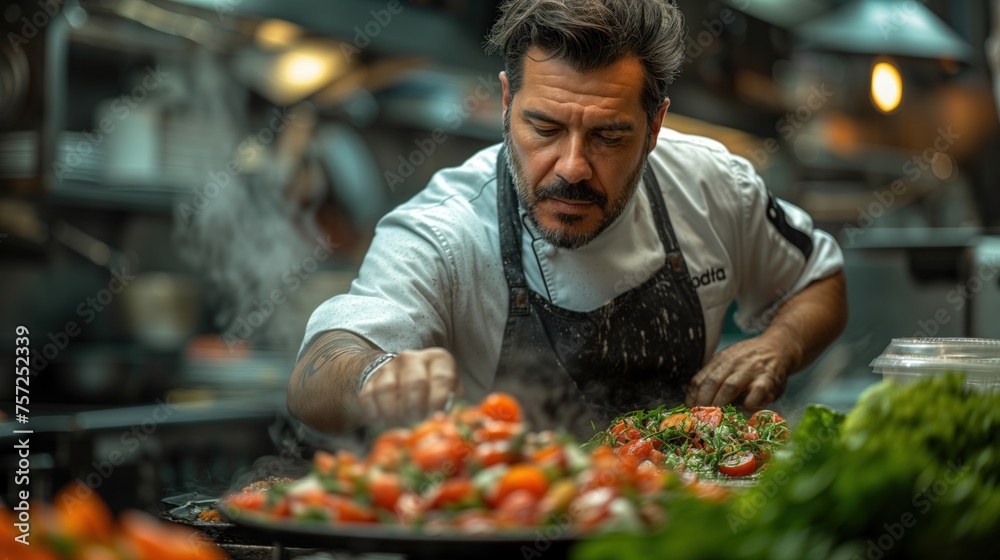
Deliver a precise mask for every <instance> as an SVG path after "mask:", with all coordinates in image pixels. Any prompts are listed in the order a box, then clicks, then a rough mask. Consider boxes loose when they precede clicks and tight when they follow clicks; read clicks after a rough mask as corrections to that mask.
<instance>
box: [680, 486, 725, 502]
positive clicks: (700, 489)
mask: <svg viewBox="0 0 1000 560" xmlns="http://www.w3.org/2000/svg"><path fill="white" fill-rule="evenodd" d="M689 488H690V489H691V491H692V492H693V493H694V495H695V496H698V497H699V498H702V499H704V500H708V501H710V502H723V501H725V500H726V498H728V497H729V496H730V495H731V494H730V492H729V490H727V489H726V488H724V487H723V486H721V485H719V484H705V483H704V482H695V483H694V484H691V485H690V486H689Z"/></svg>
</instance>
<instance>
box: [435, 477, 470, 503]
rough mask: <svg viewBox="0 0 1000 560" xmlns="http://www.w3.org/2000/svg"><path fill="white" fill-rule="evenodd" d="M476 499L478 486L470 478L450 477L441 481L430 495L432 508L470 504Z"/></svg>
mask: <svg viewBox="0 0 1000 560" xmlns="http://www.w3.org/2000/svg"><path fill="white" fill-rule="evenodd" d="M475 499H476V487H475V486H474V485H473V484H472V481H471V480H469V479H468V478H465V477H462V478H450V479H448V480H445V481H444V482H442V483H441V486H439V487H438V488H437V489H436V490H435V491H434V492H432V493H431V495H430V496H428V498H427V501H428V503H429V504H430V507H431V508H441V507H444V506H449V505H469V504H470V503H472V502H474V501H475Z"/></svg>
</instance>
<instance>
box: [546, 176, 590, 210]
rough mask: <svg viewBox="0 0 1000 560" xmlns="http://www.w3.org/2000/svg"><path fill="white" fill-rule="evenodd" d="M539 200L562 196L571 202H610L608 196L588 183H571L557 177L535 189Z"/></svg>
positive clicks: (561, 197)
mask: <svg viewBox="0 0 1000 560" xmlns="http://www.w3.org/2000/svg"><path fill="white" fill-rule="evenodd" d="M535 198H536V200H537V202H541V201H543V200H545V199H546V198H560V199H562V200H567V201H570V202H592V203H595V204H597V205H598V206H600V207H602V208H603V207H604V206H605V205H606V204H607V203H608V197H607V196H605V195H604V194H603V193H601V192H599V191H597V190H596V189H594V188H593V187H591V186H590V185H588V184H587V183H584V182H581V183H570V182H568V181H566V180H565V179H557V180H555V181H553V182H552V183H549V184H547V185H541V186H539V187H538V190H537V191H535Z"/></svg>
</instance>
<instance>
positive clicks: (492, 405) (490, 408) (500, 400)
mask: <svg viewBox="0 0 1000 560" xmlns="http://www.w3.org/2000/svg"><path fill="white" fill-rule="evenodd" d="M479 409H480V410H482V411H483V414H485V415H486V416H489V417H490V418H492V419H494V420H501V421H504V422H520V421H521V405H519V404H517V401H516V400H515V399H514V397H512V396H510V395H508V394H507V393H491V394H489V395H487V396H486V398H485V399H483V402H482V403H481V404H480V405H479Z"/></svg>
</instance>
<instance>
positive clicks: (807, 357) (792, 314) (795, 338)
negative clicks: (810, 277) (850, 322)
mask: <svg viewBox="0 0 1000 560" xmlns="http://www.w3.org/2000/svg"><path fill="white" fill-rule="evenodd" d="M845 285H846V283H845V280H844V273H843V272H838V273H837V274H835V275H833V276H830V277H828V278H824V279H822V280H817V281H815V282H813V283H812V284H810V285H809V286H807V287H806V288H805V289H804V290H802V291H801V292H799V293H798V294H796V295H795V296H794V297H792V298H791V299H789V300H788V301H786V302H785V303H784V304H782V306H781V307H780V308H779V309H778V312H777V313H776V314H775V317H774V319H773V320H772V321H771V324H770V326H768V328H767V330H765V331H764V333H763V334H762V336H769V337H770V336H775V337H780V339H781V340H782V341H785V342H786V343H787V344H788V359H789V362H788V364H787V366H788V373H793V372H796V371H799V370H801V369H802V368H804V367H806V366H808V365H809V364H811V363H812V362H813V361H814V360H815V359H816V358H818V357H819V355H820V354H822V353H823V351H824V350H825V349H826V348H827V346H829V345H830V344H831V343H832V342H833V341H834V340H835V339H836V338H837V337H838V336H840V333H841V332H842V331H843V330H844V326H845V325H846V324H847V294H846V289H845Z"/></svg>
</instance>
